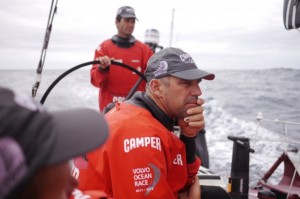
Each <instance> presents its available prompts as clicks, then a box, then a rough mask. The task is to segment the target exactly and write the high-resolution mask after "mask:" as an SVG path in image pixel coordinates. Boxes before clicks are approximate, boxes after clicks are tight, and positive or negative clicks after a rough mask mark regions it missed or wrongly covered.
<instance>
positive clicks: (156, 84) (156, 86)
mask: <svg viewBox="0 0 300 199" xmlns="http://www.w3.org/2000/svg"><path fill="white" fill-rule="evenodd" d="M150 89H151V91H152V93H153V94H155V95H156V97H160V96H161V93H162V92H161V91H162V83H161V81H159V80H158V79H153V80H151V81H150Z"/></svg>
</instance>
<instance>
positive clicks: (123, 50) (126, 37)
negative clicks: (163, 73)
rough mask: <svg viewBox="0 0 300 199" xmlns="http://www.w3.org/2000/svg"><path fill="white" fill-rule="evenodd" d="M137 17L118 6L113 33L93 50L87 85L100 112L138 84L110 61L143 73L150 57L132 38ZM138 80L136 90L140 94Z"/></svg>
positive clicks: (131, 76) (128, 8) (130, 73)
mask: <svg viewBox="0 0 300 199" xmlns="http://www.w3.org/2000/svg"><path fill="white" fill-rule="evenodd" d="M136 20H137V18H136V15H135V10H134V9H133V8H132V7H130V6H123V7H120V8H119V9H118V11H117V15H116V20H115V24H116V27H117V30H118V32H117V34H116V35H114V36H113V37H112V38H110V39H107V40H105V41H103V42H102V43H101V44H100V45H99V46H98V48H97V49H96V51H95V55H94V60H98V61H100V64H94V65H93V67H92V68H91V71H90V74H91V83H92V84H93V85H94V86H95V87H98V88H99V109H100V111H103V110H104V108H105V107H106V106H107V105H108V104H109V103H114V102H121V101H123V100H124V99H125V97H126V96H127V95H128V93H129V91H130V90H131V88H132V87H133V86H134V85H135V83H136V82H137V81H138V79H139V76H138V75H137V74H136V73H134V72H132V71H130V70H128V69H124V68H122V67H120V66H114V65H111V60H114V61H116V62H120V63H123V64H127V65H129V66H131V67H133V68H134V69H136V70H138V71H139V72H141V73H144V71H145V69H146V65H147V61H148V59H149V58H150V56H151V55H152V54H153V52H152V50H151V48H150V47H149V46H148V45H146V44H144V43H142V42H141V41H139V40H137V39H135V37H134V36H133V35H132V33H133V31H134V27H135V22H136ZM144 89H145V82H144V81H142V82H141V84H140V85H139V86H138V88H137V90H139V91H144Z"/></svg>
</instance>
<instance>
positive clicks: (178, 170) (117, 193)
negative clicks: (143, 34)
mask: <svg viewBox="0 0 300 199" xmlns="http://www.w3.org/2000/svg"><path fill="white" fill-rule="evenodd" d="M145 76H146V78H147V84H146V91H145V92H136V93H135V94H134V96H133V97H132V98H131V99H129V100H127V101H124V102H123V103H118V104H117V105H116V107H115V108H113V109H112V110H111V111H110V112H108V113H107V114H106V119H107V121H108V123H109V127H110V130H111V131H110V132H111V134H110V138H109V139H108V141H107V142H106V144H105V145H104V146H103V148H101V149H97V150H95V151H93V152H91V153H88V154H87V159H88V161H87V162H86V164H87V165H88V166H86V167H84V168H83V167H82V168H80V166H79V168H78V169H79V188H81V189H82V190H86V189H99V190H103V191H104V192H106V193H107V194H108V196H109V197H113V198H115V199H119V198H135V199H138V198H168V199H171V198H174V199H175V198H176V199H177V198H189V199H192V198H197V199H199V198H200V197H201V196H200V185H199V180H198V177H197V176H196V174H197V172H198V169H199V166H200V163H201V160H200V159H199V158H198V157H197V156H196V143H195V138H196V137H197V134H198V132H199V131H200V130H201V129H203V128H204V115H203V111H204V108H203V104H204V100H203V99H202V98H199V97H200V96H201V95H202V92H201V89H200V87H199V83H200V82H201V81H202V80H203V79H204V80H213V79H214V78H215V75H214V74H211V73H208V72H206V71H203V70H200V69H199V68H198V67H197V66H196V64H195V62H194V61H193V59H192V57H191V56H190V55H189V54H188V53H186V52H184V51H182V50H181V49H178V48H165V49H163V50H161V51H159V52H158V53H156V54H154V55H153V56H152V57H151V58H150V59H149V61H148V64H147V69H146V71H145ZM174 124H178V126H179V127H180V129H181V131H180V134H179V135H175V134H174V133H173V127H174ZM82 161H85V160H84V159H82Z"/></svg>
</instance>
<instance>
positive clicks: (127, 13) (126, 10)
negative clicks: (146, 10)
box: [117, 6, 137, 19]
mask: <svg viewBox="0 0 300 199" xmlns="http://www.w3.org/2000/svg"><path fill="white" fill-rule="evenodd" d="M118 15H120V16H121V17H123V18H135V19H137V18H136V16H135V11H134V8H132V7H130V6H123V7H120V8H119V9H118V12H117V16H118Z"/></svg>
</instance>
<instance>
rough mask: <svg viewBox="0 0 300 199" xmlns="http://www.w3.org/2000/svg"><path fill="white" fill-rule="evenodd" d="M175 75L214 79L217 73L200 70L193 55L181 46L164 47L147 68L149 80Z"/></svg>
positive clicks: (151, 59) (196, 78)
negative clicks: (180, 47)
mask: <svg viewBox="0 0 300 199" xmlns="http://www.w3.org/2000/svg"><path fill="white" fill-rule="evenodd" d="M168 75H171V76H174V77H178V78H180V79H184V80H199V79H206V80H213V79H214V78H215V75H214V74H212V73H208V72H206V71H204V70H200V69H199V68H198V67H197V66H196V64H195V62H194V60H193V59H192V57H191V56H190V55H189V54H188V53H186V52H184V51H182V50H181V49H179V48H173V47H169V48H164V49H162V50H161V51H159V52H157V53H155V54H154V55H152V57H150V59H149V60H148V63H147V69H146V70H145V76H146V78H147V82H149V81H150V80H152V79H159V78H162V77H165V76H168Z"/></svg>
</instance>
